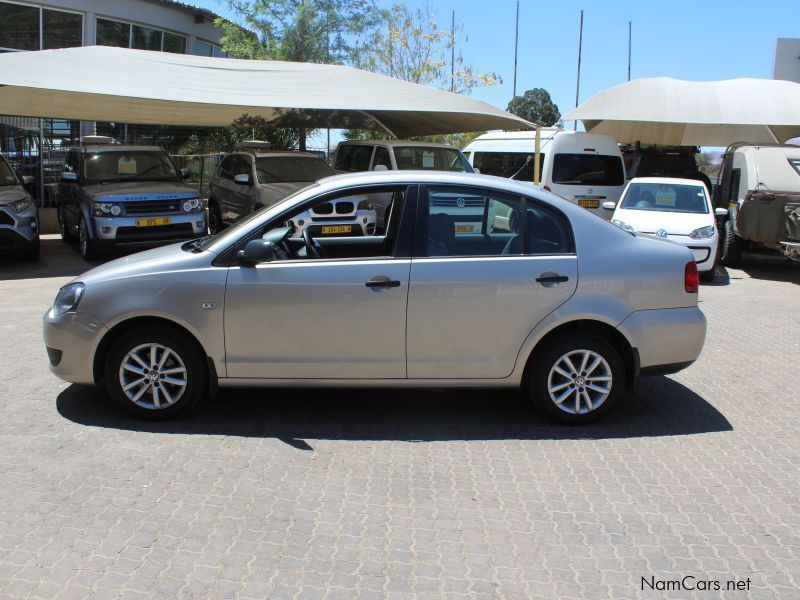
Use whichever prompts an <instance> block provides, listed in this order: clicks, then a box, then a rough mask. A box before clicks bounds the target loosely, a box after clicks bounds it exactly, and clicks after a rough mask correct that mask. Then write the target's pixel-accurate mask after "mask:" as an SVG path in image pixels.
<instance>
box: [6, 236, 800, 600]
mask: <svg viewBox="0 0 800 600" xmlns="http://www.w3.org/2000/svg"><path fill="white" fill-rule="evenodd" d="M57 244H58V242H55V241H51V240H48V241H47V242H46V243H45V254H44V259H45V263H43V265H42V266H39V267H35V268H31V267H30V266H28V267H21V266H17V265H15V264H14V263H12V262H11V261H2V262H0V311H2V312H0V314H2V315H3V319H2V321H0V334H2V340H3V342H2V344H0V398H2V402H0V423H2V424H1V425H0V596H1V597H3V598H25V597H32V598H47V599H52V598H115V597H122V598H173V597H178V598H242V599H244V598H253V599H263V598H274V599H283V598H286V599H289V598H294V599H301V598H310V599H318V598H346V599H352V598H358V599H371V598H376V599H378V598H392V599H393V598H398V599H410V598H415V599H419V600H423V599H428V598H430V599H439V598H454V599H460V598H463V599H468V598H470V599H477V598H487V599H488V598H509V599H512V598H514V599H516V598H543V599H548V600H549V599H553V598H592V599H595V598H633V597H647V598H666V597H686V596H688V595H690V594H689V593H686V592H674V591H673V592H668V591H650V590H649V589H646V590H645V591H642V589H641V588H642V582H641V579H642V577H647V578H648V579H649V578H650V577H654V578H655V580H674V579H676V578H681V577H683V576H685V575H691V576H694V577H696V578H697V580H719V581H721V582H723V585H724V584H725V582H726V581H727V580H736V581H745V580H747V579H749V580H750V591H749V592H738V593H734V592H727V593H726V592H724V591H722V592H720V591H712V592H696V596H697V597H702V598H710V597H736V598H740V597H752V598H800V435H798V434H800V425H799V423H798V414H799V412H798V407H800V386H798V367H797V364H798V358H800V318H798V300H800V287H798V285H799V284H800V267H798V266H797V265H785V264H782V263H781V261H779V260H777V259H774V258H771V257H768V256H762V255H758V256H751V257H750V258H749V261H748V263H749V264H750V265H751V266H749V267H746V268H745V270H741V271H739V270H731V271H730V272H729V274H727V275H725V276H724V277H723V276H722V275H720V276H719V277H718V282H717V284H715V285H705V286H703V287H702V288H701V300H702V308H703V310H704V312H705V314H706V316H707V317H708V320H709V333H708V340H707V344H706V348H705V351H704V353H703V355H702V357H701V358H700V360H699V361H698V362H697V363H696V364H695V365H693V366H692V367H691V368H690V369H688V370H686V371H684V372H682V373H680V374H678V375H675V376H670V377H657V378H653V379H649V380H642V381H641V382H640V384H639V386H638V388H637V390H636V391H635V392H634V393H629V394H628V395H627V398H626V404H625V406H624V407H623V408H622V409H621V410H619V411H617V412H616V413H615V414H614V415H613V416H611V417H610V418H608V419H606V420H604V421H602V422H601V423H597V424H595V425H593V426H590V427H587V428H565V427H563V426H556V425H552V424H550V423H548V422H547V421H545V420H544V419H543V418H542V417H541V416H539V415H538V414H537V413H536V412H535V411H534V410H533V409H531V408H529V407H528V405H527V403H526V401H525V399H524V398H523V397H522V396H521V395H520V394H517V393H509V392H502V393H500V392H496V391H488V392H487V391H447V392H443V391H438V390H421V391H381V392H373V391H365V390H356V391H302V390H297V391H282V390H266V391H265V390H260V391H237V392H223V393H222V394H221V395H220V397H219V398H218V399H217V400H216V402H215V403H214V404H206V405H205V406H204V407H202V408H201V409H200V410H199V411H198V412H197V413H195V414H193V415H192V416H191V418H186V419H184V420H181V421H177V422H166V423H155V424H153V423H143V422H138V421H135V420H131V419H129V418H128V417H127V416H126V415H125V414H123V413H120V412H119V411H118V410H116V409H115V408H114V407H112V406H111V405H110V404H108V403H107V402H105V401H104V400H103V399H102V397H101V396H99V395H98V394H97V393H96V392H94V391H93V390H92V389H91V388H83V387H79V386H69V385H67V384H64V383H62V382H60V381H59V380H57V379H56V378H55V377H53V376H52V375H50V374H49V372H48V370H47V359H46V356H45V353H44V348H43V346H42V342H41V331H40V322H39V320H40V317H41V315H42V314H43V313H44V311H45V310H46V309H47V307H48V305H49V304H50V302H51V301H52V298H53V296H54V294H55V291H56V290H57V288H58V287H59V286H60V285H61V284H63V283H64V282H65V281H67V278H66V277H50V276H49V275H50V274H51V273H56V274H58V275H65V276H66V275H69V274H71V273H77V272H80V270H82V268H83V265H81V263H80V261H79V260H78V259H76V258H74V257H73V256H72V253H73V250H71V249H69V248H62V247H60V246H58V245H57ZM45 267H47V268H49V269H50V271H48V270H47V268H45Z"/></svg>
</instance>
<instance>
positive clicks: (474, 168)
mask: <svg viewBox="0 0 800 600" xmlns="http://www.w3.org/2000/svg"><path fill="white" fill-rule="evenodd" d="M472 172H473V173H477V174H478V175H480V174H481V170H480V169H479V168H477V167H472Z"/></svg>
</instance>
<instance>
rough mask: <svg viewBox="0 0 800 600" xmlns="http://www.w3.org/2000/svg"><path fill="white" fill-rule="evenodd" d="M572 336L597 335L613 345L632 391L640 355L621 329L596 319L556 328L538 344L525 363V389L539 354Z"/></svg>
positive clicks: (579, 320)
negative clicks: (552, 343)
mask: <svg viewBox="0 0 800 600" xmlns="http://www.w3.org/2000/svg"><path fill="white" fill-rule="evenodd" d="M570 334H590V335H596V336H597V337H600V338H602V339H604V340H607V341H608V342H609V343H611V345H612V346H614V349H615V350H616V351H617V352H619V355H620V357H621V358H622V363H623V365H624V366H625V387H626V388H627V389H631V388H632V387H633V384H634V383H635V381H636V378H637V376H638V374H639V353H638V351H637V350H636V348H634V347H633V346H632V345H631V343H630V342H629V341H628V338H626V337H625V335H624V334H623V333H622V332H621V331H620V330H619V329H617V328H616V327H614V326H613V325H609V324H608V323H604V322H603V321H597V320H594V319H578V320H575V321H568V322H566V323H562V324H560V325H558V326H556V327H554V328H553V329H551V330H550V331H548V332H547V333H546V334H545V335H543V336H542V337H541V338H540V339H539V340H538V341H537V342H536V344H535V345H534V347H533V349H532V350H531V352H530V353H529V355H528V359H527V361H526V362H525V369H524V371H523V376H522V387H523V388H524V387H525V386H526V385H527V380H528V377H529V375H530V371H531V366H532V365H533V364H534V362H535V360H536V356H537V354H538V353H540V352H541V351H542V350H543V349H544V348H546V347H547V345H548V344H549V343H551V342H552V341H553V340H555V339H558V338H561V337H565V336H567V335H570Z"/></svg>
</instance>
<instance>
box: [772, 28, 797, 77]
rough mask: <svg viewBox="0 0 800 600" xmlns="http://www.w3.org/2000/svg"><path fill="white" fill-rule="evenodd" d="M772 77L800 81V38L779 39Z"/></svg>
mask: <svg viewBox="0 0 800 600" xmlns="http://www.w3.org/2000/svg"><path fill="white" fill-rule="evenodd" d="M772 78H773V79H785V80H787V81H796V82H797V83H800V39H790V38H779V39H778V43H777V44H776V47H775V65H774V67H773V69H772Z"/></svg>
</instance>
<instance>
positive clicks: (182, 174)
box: [178, 167, 189, 179]
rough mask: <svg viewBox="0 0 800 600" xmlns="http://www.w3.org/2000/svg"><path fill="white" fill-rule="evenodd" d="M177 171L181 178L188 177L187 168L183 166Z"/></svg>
mask: <svg viewBox="0 0 800 600" xmlns="http://www.w3.org/2000/svg"><path fill="white" fill-rule="evenodd" d="M178 173H180V176H181V179H189V169H187V168H185V167H184V168H183V169H181V170H180V171H178Z"/></svg>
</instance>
